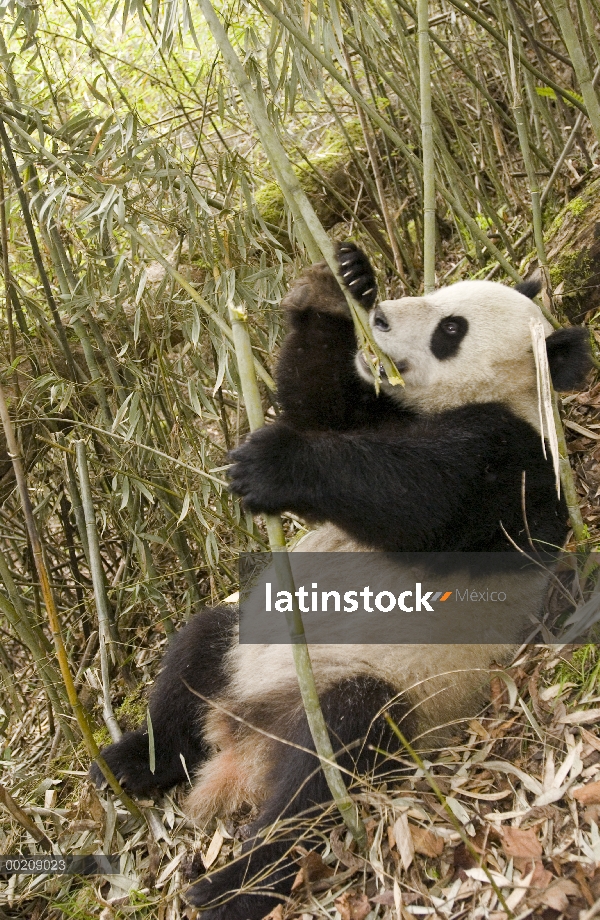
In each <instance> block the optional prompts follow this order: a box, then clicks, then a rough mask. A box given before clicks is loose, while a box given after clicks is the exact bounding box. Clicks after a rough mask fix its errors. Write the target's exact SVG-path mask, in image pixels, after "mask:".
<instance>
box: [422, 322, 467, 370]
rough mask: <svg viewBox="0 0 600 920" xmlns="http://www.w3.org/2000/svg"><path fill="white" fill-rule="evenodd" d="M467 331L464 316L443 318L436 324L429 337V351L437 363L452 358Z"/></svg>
mask: <svg viewBox="0 0 600 920" xmlns="http://www.w3.org/2000/svg"><path fill="white" fill-rule="evenodd" d="M468 329H469V322H468V320H467V319H466V318H465V317H464V316H445V317H444V319H441V320H440V321H439V323H438V324H437V326H436V328H435V330H434V332H433V335H432V336H431V351H432V354H433V356H434V357H435V358H437V359H438V361H445V360H446V359H447V358H453V357H454V355H456V354H457V353H458V349H459V348H460V343H461V342H462V340H463V339H464V337H465V335H466V334H467V332H468Z"/></svg>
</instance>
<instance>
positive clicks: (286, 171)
mask: <svg viewBox="0 0 600 920" xmlns="http://www.w3.org/2000/svg"><path fill="white" fill-rule="evenodd" d="M198 2H199V5H200V9H201V10H202V13H203V15H204V17H205V19H206V21H207V23H208V26H209V28H210V31H211V32H212V35H213V38H214V40H215V41H216V43H217V46H218V48H219V50H220V52H221V54H222V56H223V59H224V60H225V63H226V65H227V67H228V69H229V71H230V73H231V75H232V76H233V79H234V82H235V85H236V87H237V89H238V91H239V93H240V95H241V97H242V99H243V101H244V105H245V106H246V109H247V110H248V113H249V115H250V118H251V119H252V122H253V124H254V127H255V128H256V130H257V132H258V134H259V137H260V140H261V143H262V145H263V148H264V150H265V153H266V154H267V157H268V159H269V162H270V164H271V168H272V169H273V172H274V173H275V176H276V179H277V182H278V184H279V187H280V188H281V191H282V193H283V195H284V198H285V200H286V202H287V205H288V207H289V209H290V211H291V213H292V215H293V218H294V222H295V223H296V224H297V226H298V228H299V231H300V235H301V237H302V239H303V242H304V245H305V247H306V250H307V252H308V254H309V256H310V258H311V259H312V260H313V261H318V260H320V259H321V258H324V259H325V261H326V262H327V264H328V266H329V268H330V269H331V271H332V272H333V274H334V275H335V276H336V278H337V279H338V281H339V282H340V287H341V289H342V291H343V292H344V296H345V298H346V302H347V304H348V307H349V309H350V314H351V316H352V319H353V322H354V327H355V329H356V334H357V337H358V340H359V344H360V347H361V348H362V349H363V350H364V351H365V353H366V354H367V355H369V354H371V355H375V359H376V360H375V361H372V363H371V366H372V369H373V372H374V376H376V378H377V379H378V375H379V365H380V364H381V365H382V366H383V367H384V369H385V372H386V374H387V378H388V381H389V382H390V383H392V384H401V383H402V378H401V377H400V375H399V374H398V369H397V368H396V366H395V364H394V363H393V362H392V361H390V359H389V358H388V357H387V355H385V354H384V353H383V352H382V351H381V349H380V348H378V346H377V344H376V343H375V341H374V340H373V337H372V335H371V329H370V326H369V322H368V318H367V314H366V311H365V310H364V308H363V307H362V306H361V305H360V304H359V303H357V302H356V301H355V300H354V299H353V298H352V297H351V295H350V294H349V293H348V291H347V289H346V288H345V286H344V284H343V281H342V279H341V277H340V273H339V268H338V264H337V260H336V258H335V251H334V248H333V244H332V243H331V240H330V239H329V237H328V236H327V234H326V232H325V230H324V229H323V226H322V225H321V222H320V220H319V218H318V217H317V215H316V214H315V211H314V208H313V206H312V205H311V203H310V201H309V200H308V198H307V196H306V193H305V192H304V189H303V188H302V186H301V185H300V182H299V179H298V177H297V175H296V173H295V172H294V170H293V168H292V164H291V163H290V160H289V158H288V156H287V154H286V152H285V150H284V148H283V145H282V144H281V141H280V140H279V138H278V137H277V134H276V133H275V130H274V129H273V127H272V125H271V124H270V122H269V118H268V115H267V110H266V107H265V104H264V101H263V99H262V97H260V96H259V95H258V93H256V92H255V90H254V88H253V86H252V84H251V83H250V80H249V79H248V76H247V74H246V71H245V70H244V68H243V67H242V65H241V63H240V61H239V59H238V57H237V55H236V53H235V51H234V50H233V47H232V45H231V42H230V41H229V39H228V37H227V33H226V32H225V29H224V28H223V25H222V23H221V21H220V20H219V18H218V16H217V14H216V13H215V11H214V9H213V6H212V4H211V2H210V0H198ZM261 2H264V5H265V6H266V7H267V8H271V4H270V3H268V0H261ZM273 15H276V16H277V17H278V18H280V17H281V14H279V12H276V11H274V12H273ZM285 18H287V17H285ZM286 27H287V26H286ZM337 79H339V80H341V79H342V78H340V77H339V76H338V77H337ZM343 82H344V83H345V84H346V86H347V87H348V91H349V92H350V95H351V96H352V97H353V98H358V99H359V100H360V99H361V97H360V95H359V94H358V93H356V92H355V91H354V90H353V88H352V86H351V85H350V84H349V83H348V81H347V80H344V81H343ZM361 104H363V105H364V104H365V103H364V102H362V101H361ZM368 108H370V106H369V107H368ZM375 116H376V117H379V116H378V115H377V113H375ZM380 120H381V121H383V119H380ZM384 124H385V122H384Z"/></svg>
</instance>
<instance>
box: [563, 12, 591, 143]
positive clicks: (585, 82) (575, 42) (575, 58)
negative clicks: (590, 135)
mask: <svg viewBox="0 0 600 920" xmlns="http://www.w3.org/2000/svg"><path fill="white" fill-rule="evenodd" d="M554 11H555V13H556V17H557V19H558V21H559V24H560V31H561V32H562V36H563V39H564V41H565V45H566V46H567V50H568V52H569V56H570V58H571V61H572V63H573V69H574V70H575V74H576V76H577V81H578V83H579V88H580V89H581V95H582V96H583V99H584V102H585V107H586V109H587V114H588V118H589V120H590V122H591V125H592V128H593V129H594V134H595V135H596V140H597V141H598V143H599V144H600V102H599V101H598V96H597V95H596V90H595V89H594V82H593V79H592V74H591V72H590V68H589V65H588V62H587V59H586V56H585V54H584V52H583V48H582V47H581V42H580V41H579V36H578V34H577V29H576V28H575V23H574V22H573V17H572V16H571V11H570V9H569V5H568V3H567V0H554Z"/></svg>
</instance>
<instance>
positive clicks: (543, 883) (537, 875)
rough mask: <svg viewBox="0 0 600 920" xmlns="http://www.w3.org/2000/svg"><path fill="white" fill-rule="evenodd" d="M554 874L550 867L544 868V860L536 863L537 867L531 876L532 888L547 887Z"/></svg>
mask: <svg viewBox="0 0 600 920" xmlns="http://www.w3.org/2000/svg"><path fill="white" fill-rule="evenodd" d="M553 878H554V876H553V875H552V873H551V872H549V871H548V869H544V866H543V864H542V862H541V861H540V862H537V863H536V864H535V869H534V872H533V875H532V876H531V881H530V882H529V887H530V888H539V889H540V890H542V889H544V888H547V887H548V885H550V883H551V882H552V880H553Z"/></svg>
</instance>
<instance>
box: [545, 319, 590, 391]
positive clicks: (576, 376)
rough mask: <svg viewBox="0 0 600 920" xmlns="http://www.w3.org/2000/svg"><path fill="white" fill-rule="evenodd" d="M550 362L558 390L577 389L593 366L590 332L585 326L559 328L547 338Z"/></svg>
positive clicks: (553, 381)
mask: <svg viewBox="0 0 600 920" xmlns="http://www.w3.org/2000/svg"><path fill="white" fill-rule="evenodd" d="M546 351H547V352H548V364H549V365H550V373H551V375H552V383H553V384H554V388H555V389H556V390H577V389H581V388H582V387H583V386H584V385H585V378H586V377H587V375H588V373H589V371H590V370H591V368H592V354H591V350H590V338H589V332H588V330H587V329H586V328H585V327H584V326H569V327H567V328H565V329H558V330H557V331H556V332H553V333H552V335H549V336H548V338H547V339H546Z"/></svg>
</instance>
